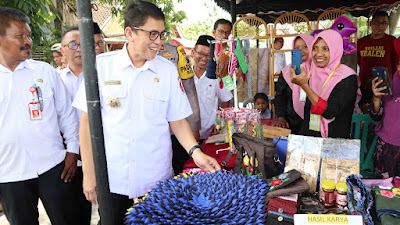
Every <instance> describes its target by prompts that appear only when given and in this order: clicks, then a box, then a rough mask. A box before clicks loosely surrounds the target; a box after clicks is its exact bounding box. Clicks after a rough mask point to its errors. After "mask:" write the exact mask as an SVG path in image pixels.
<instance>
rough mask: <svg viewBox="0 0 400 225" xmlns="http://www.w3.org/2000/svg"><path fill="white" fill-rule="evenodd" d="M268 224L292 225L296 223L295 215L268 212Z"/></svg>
mask: <svg viewBox="0 0 400 225" xmlns="http://www.w3.org/2000/svg"><path fill="white" fill-rule="evenodd" d="M265 224H268V225H292V224H294V219H293V216H288V215H285V214H283V213H279V212H275V211H270V212H268V216H267V222H266V223H265Z"/></svg>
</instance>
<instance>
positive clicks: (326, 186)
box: [321, 180, 336, 208]
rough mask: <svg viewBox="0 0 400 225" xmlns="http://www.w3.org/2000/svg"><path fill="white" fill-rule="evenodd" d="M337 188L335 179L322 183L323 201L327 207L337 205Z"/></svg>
mask: <svg viewBox="0 0 400 225" xmlns="http://www.w3.org/2000/svg"><path fill="white" fill-rule="evenodd" d="M335 188H336V184H335V182H333V181H330V180H326V181H323V182H322V183H321V203H322V204H323V205H324V206H325V207H327V208H330V207H334V206H335Z"/></svg>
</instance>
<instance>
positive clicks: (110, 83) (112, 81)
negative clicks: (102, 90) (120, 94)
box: [104, 80, 122, 85]
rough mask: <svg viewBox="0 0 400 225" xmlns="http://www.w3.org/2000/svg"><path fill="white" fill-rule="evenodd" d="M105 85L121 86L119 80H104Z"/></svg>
mask: <svg viewBox="0 0 400 225" xmlns="http://www.w3.org/2000/svg"><path fill="white" fill-rule="evenodd" d="M104 84H105V85H121V84H122V82H121V81H120V80H106V81H104Z"/></svg>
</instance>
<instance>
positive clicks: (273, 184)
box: [271, 179, 283, 186]
mask: <svg viewBox="0 0 400 225" xmlns="http://www.w3.org/2000/svg"><path fill="white" fill-rule="evenodd" d="M282 183H283V182H282V180H281V179H276V180H272V182H271V186H280V185H281V184H282Z"/></svg>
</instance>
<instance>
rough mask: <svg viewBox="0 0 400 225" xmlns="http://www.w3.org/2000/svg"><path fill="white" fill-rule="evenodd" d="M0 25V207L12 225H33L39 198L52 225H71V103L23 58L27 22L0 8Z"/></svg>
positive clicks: (27, 47)
mask: <svg viewBox="0 0 400 225" xmlns="http://www.w3.org/2000/svg"><path fill="white" fill-rule="evenodd" d="M0 21H1V23H2V25H1V26H0V105H1V107H0V127H1V129H0V138H1V141H0V202H1V204H2V206H3V209H4V212H5V215H6V217H7V219H8V221H9V222H10V224H12V225H25V224H39V223H38V215H39V213H38V208H37V206H38V200H39V198H40V199H41V201H42V202H43V205H44V207H45V209H46V212H47V215H48V216H49V218H50V220H51V223H52V224H53V225H76V224H78V223H77V220H76V218H75V215H76V213H77V209H76V201H75V198H74V195H73V187H72V183H71V180H72V179H73V177H74V175H75V171H76V163H77V158H78V153H79V141H78V121H77V119H76V115H75V111H74V110H73V109H72V107H71V99H70V98H69V95H68V92H67V90H66V88H65V86H64V84H63V82H62V80H61V78H60V76H59V74H58V73H57V72H56V70H55V69H54V68H53V67H52V66H51V65H49V64H48V63H45V62H39V61H35V60H32V59H29V58H30V56H31V49H32V39H31V30H30V27H29V18H28V17H27V16H26V15H25V14H24V13H22V12H21V11H19V10H17V9H13V8H8V7H0ZM60 132H61V133H63V136H64V138H65V143H66V148H65V147H64V144H63V139H62V137H61V135H60Z"/></svg>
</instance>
